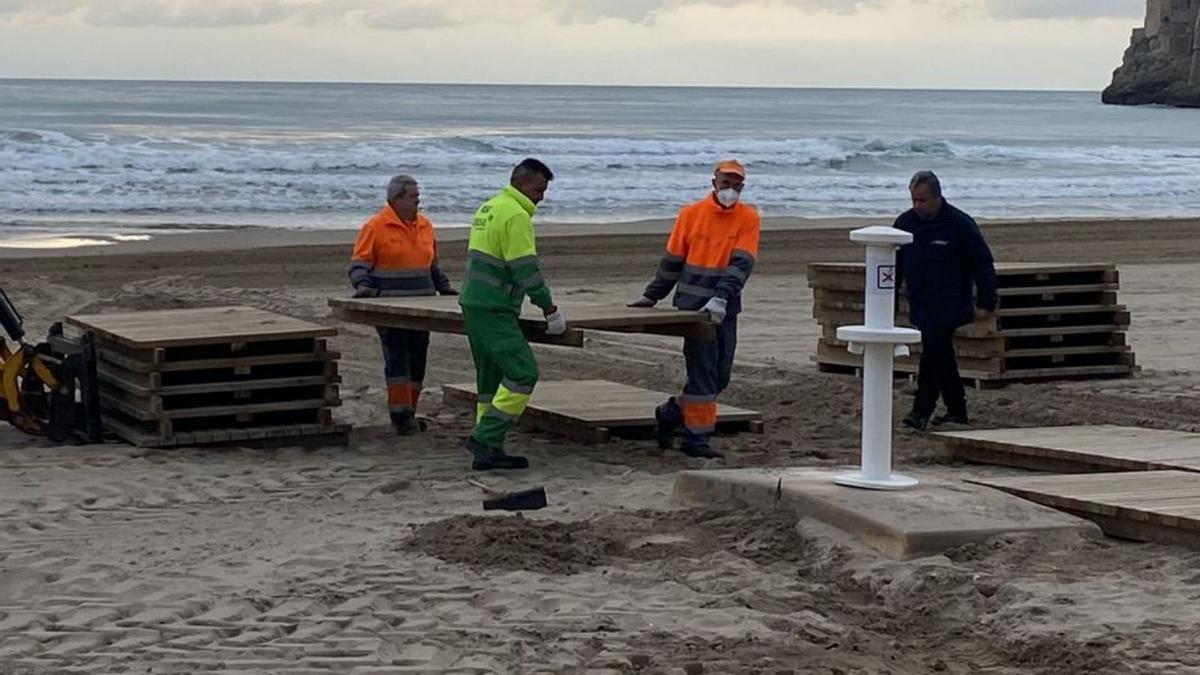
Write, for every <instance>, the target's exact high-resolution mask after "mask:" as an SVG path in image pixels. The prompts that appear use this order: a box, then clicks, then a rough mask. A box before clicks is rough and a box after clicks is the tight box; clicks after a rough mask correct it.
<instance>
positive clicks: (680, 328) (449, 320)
mask: <svg viewBox="0 0 1200 675" xmlns="http://www.w3.org/2000/svg"><path fill="white" fill-rule="evenodd" d="M329 306H330V307H332V308H333V315H334V316H335V317H337V318H339V319H342V320H343V321H349V322H352V323H364V324H368V325H371V326H389V327H393V328H408V329H411V330H425V331H430V332H433V333H460V334H461V333H464V332H466V331H465V328H464V326H463V316H462V309H461V308H460V307H459V306H458V298H456V297H453V296H449V297H419V298H330V299H329ZM559 308H560V309H561V310H562V312H563V314H565V315H566V317H567V332H566V333H565V334H563V335H560V336H549V335H546V334H545V333H546V319H545V317H543V316H542V312H541V310H539V309H537V308H536V307H532V306H530V305H528V304H526V306H525V307H524V309H523V310H522V313H521V328H522V329H523V330H524V331H525V335H526V337H528V338H529V340H530V341H531V342H541V343H546V344H557V345H564V346H569V347H582V346H583V330H584V329H587V330H602V331H612V332H617V333H652V334H655V335H674V336H692V337H704V336H708V335H712V334H713V328H712V325H711V324H709V323H708V320H707V317H705V316H704V315H703V314H700V313H699V312H681V311H679V310H676V309H669V308H636V307H625V306H621V305H597V304H590V303H561V304H559Z"/></svg>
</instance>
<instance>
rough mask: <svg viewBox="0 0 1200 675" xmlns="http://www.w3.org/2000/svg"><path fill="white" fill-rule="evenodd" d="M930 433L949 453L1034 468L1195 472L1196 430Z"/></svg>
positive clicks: (1199, 443)
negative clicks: (1191, 431)
mask: <svg viewBox="0 0 1200 675" xmlns="http://www.w3.org/2000/svg"><path fill="white" fill-rule="evenodd" d="M932 437H933V438H935V439H937V440H938V442H939V443H940V444H941V445H942V446H943V447H944V448H945V449H946V450H948V451H949V452H950V453H952V454H953V455H954V456H955V457H958V458H961V459H965V460H968V461H971V462H976V463H980V464H995V465H1001V466H1014V467H1019V468H1023V469H1033V470H1036V471H1055V472H1062V473H1087V472H1103V471H1109V472H1111V471H1153V470H1158V469H1177V470H1181V471H1192V472H1200V434H1194V433H1188V432H1183V431H1166V430H1161V429H1139V428H1136V427H1120V426H1112V425H1097V426H1074V427H1033V428H1025V429H988V430H984V431H948V432H939V433H935V434H932Z"/></svg>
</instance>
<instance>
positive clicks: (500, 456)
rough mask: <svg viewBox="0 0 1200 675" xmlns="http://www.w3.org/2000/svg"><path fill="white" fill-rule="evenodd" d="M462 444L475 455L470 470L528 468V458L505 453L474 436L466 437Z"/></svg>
mask: <svg viewBox="0 0 1200 675" xmlns="http://www.w3.org/2000/svg"><path fill="white" fill-rule="evenodd" d="M464 445H466V446H467V450H470V451H471V454H472V455H474V456H475V460H474V461H472V462H471V470H472V471H492V470H496V471H507V470H512V469H527V468H529V460H527V459H525V458H524V457H521V456H520V455H509V454H506V453H505V452H504V451H503V450H501V449H499V448H491V447H488V446H486V445H484V444H483V443H480V442H479V441H477V440H475V439H474V438H468V439H467V440H466V443H465V444H464Z"/></svg>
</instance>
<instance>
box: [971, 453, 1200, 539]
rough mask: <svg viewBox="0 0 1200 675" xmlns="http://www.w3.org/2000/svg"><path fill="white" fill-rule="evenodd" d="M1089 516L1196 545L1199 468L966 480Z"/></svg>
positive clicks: (1129, 533)
mask: <svg viewBox="0 0 1200 675" xmlns="http://www.w3.org/2000/svg"><path fill="white" fill-rule="evenodd" d="M968 482H971V483H976V484H978V485H985V486H988V487H992V488H995V489H998V490H1003V491H1004V492H1008V493H1010V494H1014V495H1017V496H1019V497H1023V498H1025V499H1028V500H1030V501H1033V502H1036V503H1038V504H1042V505H1045V506H1050V507H1052V508H1056V509H1059V510H1061V511H1066V512H1067V513H1072V514H1075V515H1078V516H1082V517H1084V518H1087V519H1089V520H1092V521H1095V522H1096V523H1097V524H1098V525H1100V528H1101V529H1103V530H1104V532H1105V533H1106V534H1108V535H1109V536H1113V537H1120V538H1123V539H1132V540H1134V541H1153V542H1160V543H1168V544H1184V545H1188V546H1193V547H1200V473H1196V472H1194V471H1169V470H1168V471H1137V472H1123V473H1092V474H1082V475H1065V476H1062V475H1056V476H1020V477H1015V478H987V479H972V480H969V481H968Z"/></svg>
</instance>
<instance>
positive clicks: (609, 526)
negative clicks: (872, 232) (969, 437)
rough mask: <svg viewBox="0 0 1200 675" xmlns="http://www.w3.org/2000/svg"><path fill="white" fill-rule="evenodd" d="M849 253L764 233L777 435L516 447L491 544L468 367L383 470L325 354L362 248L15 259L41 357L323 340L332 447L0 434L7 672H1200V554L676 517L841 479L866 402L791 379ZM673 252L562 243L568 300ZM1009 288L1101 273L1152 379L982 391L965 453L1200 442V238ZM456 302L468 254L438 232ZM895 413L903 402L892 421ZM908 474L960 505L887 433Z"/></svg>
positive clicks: (396, 443)
mask: <svg viewBox="0 0 1200 675" xmlns="http://www.w3.org/2000/svg"><path fill="white" fill-rule="evenodd" d="M856 224H860V222H859V221H823V222H817V223H813V222H808V221H796V220H794V219H793V220H791V221H777V222H770V223H768V224H767V227H765V228H764V229H765V231H764V234H763V241H762V247H761V256H760V260H759V263H758V266H757V268H756V270H755V273H754V276H753V278H752V279H751V281H750V283H749V286H748V289H747V292H746V301H745V304H746V311H745V314H744V315H743V318H742V321H741V331H742V332H741V343H740V344H741V347H740V351H739V355H738V356H739V358H738V362H737V365H736V368H735V374H734V382H733V384H732V385H731V387H730V389H729V391H728V392H727V395H726V397H725V400H727V401H728V402H730V403H733V404H735V405H740V406H743V407H749V408H753V409H756V410H759V411H761V412H762V413H763V414H764V417H765V423H766V433H765V434H763V435H743V436H738V437H726V438H721V439H719V440H718V443H719V446H720V447H721V448H722V449H723V450H725V451H726V452H727V454H728V457H727V459H726V460H724V461H714V462H709V463H708V464H704V463H702V462H699V461H698V460H690V459H688V458H686V457H685V456H683V455H682V454H680V453H663V452H661V451H659V450H658V449H657V448H656V447H655V446H654V445H653V443H652V442H641V441H616V442H613V443H611V444H606V445H602V446H588V445H581V444H577V443H575V442H572V441H568V440H564V439H562V438H558V437H554V436H550V435H545V434H534V433H524V432H522V433H518V434H516V435H515V436H514V437H513V439H512V445H513V446H514V447H519V448H521V449H522V450H523V451H524V453H525V454H527V455H528V456H529V458H530V460H531V462H532V464H533V466H532V468H531V470H529V471H528V472H524V473H523V474H522V475H520V476H500V477H489V478H488V480H490V481H491V482H492V483H493V484H496V485H497V486H498V487H504V486H506V485H526V484H543V485H545V486H546V488H547V491H548V493H549V494H550V502H551V504H550V507H549V508H547V509H545V510H543V511H540V512H537V513H535V514H531V515H527V516H524V517H515V516H491V515H489V516H487V517H486V520H482V519H483V518H484V516H483V515H482V512H481V511H480V504H479V502H480V494H479V492H478V490H476V489H475V488H472V487H470V486H467V485H466V484H464V482H463V480H462V479H463V477H464V476H465V475H467V473H468V468H469V464H468V459H467V455H466V453H465V452H464V451H463V450H462V448H461V445H460V439H461V438H462V437H463V436H465V435H466V434H467V433H468V431H469V428H470V421H471V420H470V416H469V414H468V413H467V412H466V411H465V410H464V409H462V408H461V407H457V406H449V405H444V404H443V402H442V401H441V398H440V394H439V393H438V385H440V384H442V383H449V382H461V381H470V380H471V379H472V370H471V362H470V354H469V351H468V349H467V345H466V341H465V339H464V338H462V337H460V336H451V335H435V336H434V339H433V344H432V347H431V352H430V372H429V375H428V378H427V381H426V390H427V392H428V395H427V397H426V398H425V399H424V400H423V402H422V408H423V409H422V412H423V414H425V415H428V416H429V418H430V420H431V429H430V430H429V431H428V432H426V433H424V434H421V435H418V436H414V437H406V438H397V437H396V436H395V435H394V434H392V433H391V430H390V427H389V426H388V424H387V413H386V410H385V406H384V405H383V399H384V393H383V391H384V386H383V377H382V364H381V356H380V353H379V345H378V341H377V338H376V336H375V334H374V331H373V330H371V329H370V328H368V327H365V326H360V325H339V324H338V323H337V322H336V321H334V320H333V319H332V318H331V317H330V316H329V311H328V308H327V305H326V300H327V298H329V297H331V296H343V295H346V294H347V292H348V286H347V282H346V280H345V271H346V261H347V258H348V254H349V244H350V241H351V240H352V237H353V232H337V231H333V232H321V233H302V232H297V233H290V232H276V231H264V230H239V231H232V232H225V233H211V232H210V233H198V234H180V235H170V236H162V237H156V238H154V239H151V240H149V241H129V242H120V243H115V244H113V245H109V246H100V247H86V248H76V249H68V250H65V251H63V252H59V251H53V252H46V251H41V252H39V251H36V250H29V249H0V279H2V280H3V281H2V282H0V286H2V287H3V288H4V290H5V291H6V292H7V293H8V295H9V297H10V298H11V299H12V300H13V302H14V303H15V304H16V305H17V306H18V308H19V309H20V310H21V312H22V313H23V314H24V315H25V318H26V322H27V328H28V329H29V332H30V334H31V335H33V336H38V335H42V334H44V333H45V330H46V328H47V327H48V325H49V324H50V323H51V322H53V321H57V320H61V319H62V318H63V317H64V316H66V315H68V314H73V313H79V312H83V311H87V312H103V311H120V310H137V309H165V308H176V307H195V306H206V305H210V306H211V305H228V304H244V305H251V306H255V307H260V308H263V309H268V310H272V311H276V312H281V313H284V314H288V315H291V316H295V317H299V318H303V319H308V320H312V321H316V322H320V323H324V324H327V325H336V326H337V327H338V329H339V336H338V337H337V338H336V345H337V349H338V350H340V351H341V352H342V360H341V373H342V377H343V379H344V382H343V385H342V399H343V401H344V403H343V405H342V407H341V408H340V409H339V412H338V417H339V418H340V419H341V420H342V421H345V422H348V423H352V424H353V425H354V431H353V434H352V439H351V444H350V447H349V448H345V449H341V448H330V449H322V450H317V451H305V450H301V449H299V448H282V449H278V450H249V449H240V448H230V449H206V450H195V449H180V450H170V451H159V450H150V451H148V450H139V449H134V448H132V447H130V446H126V445H122V444H108V445H103V446H86V447H78V446H70V447H58V446H54V445H52V444H50V443H48V442H42V441H39V440H37V439H31V438H29V437H26V436H23V435H21V434H19V433H18V432H16V431H15V430H14V429H12V428H10V427H7V426H6V427H0V673H3V674H8V673H42V672H45V673H66V672H70V673H118V672H141V673H194V672H243V673H245V672H287V673H327V672H342V673H361V674H363V675H366V674H368V673H418V672H454V673H494V672H513V673H517V672H520V673H534V672H538V673H542V672H545V673H577V672H588V673H672V674H675V673H687V674H689V675H695V674H696V673H729V674H733V673H830V674H849V673H864V674H867V673H870V674H874V673H931V672H938V673H962V674H967V673H1006V674H1009V673H1011V674H1014V675H1015V674H1018V673H1045V674H1047V675H1049V674H1058V673H1189V672H1200V631H1198V630H1197V628H1198V626H1200V609H1197V607H1196V598H1197V596H1200V574H1198V572H1197V570H1198V569H1200V553H1198V552H1195V551H1191V550H1188V549H1186V548H1182V547H1170V546H1162V545H1147V544H1135V543H1130V542H1125V541H1118V540H1113V539H1091V538H1087V537H1083V536H1069V537H1068V536H1058V537H1045V536H1043V537H1005V538H998V539H995V540H992V541H989V542H987V543H984V544H980V545H972V546H967V547H962V548H960V549H956V550H953V551H950V552H948V553H947V554H946V555H942V556H935V557H929V558H921V559H917V560H913V561H908V562H896V561H891V560H888V559H886V558H883V557H881V556H880V555H878V554H877V553H876V552H874V551H873V550H871V549H868V548H866V547H864V546H863V545H861V544H859V543H858V542H856V541H855V540H853V539H851V538H848V537H847V536H845V535H843V534H841V533H839V532H837V531H833V530H830V529H827V528H824V527H822V526H820V525H818V524H816V523H814V522H810V521H807V520H801V521H800V522H799V523H797V522H796V520H795V519H794V518H792V517H789V516H784V515H783V514H779V513H762V512H754V511H748V510H744V509H740V508H737V507H735V506H732V505H728V504H712V505H709V506H708V507H706V508H684V507H683V506H682V505H680V504H678V503H675V502H673V501H672V500H671V498H670V495H671V486H672V479H673V476H674V474H675V472H677V471H680V470H683V469H687V468H698V467H703V466H710V467H778V466H819V467H835V466H843V465H848V464H852V463H854V462H855V461H856V459H857V455H858V442H859V418H858V413H859V396H860V389H859V383H858V381H857V380H856V379H854V378H853V377H848V376H841V375H834V374H826V373H820V372H818V371H817V370H816V368H815V367H814V366H813V365H812V364H811V363H810V362H809V357H810V355H811V354H812V353H813V351H814V349H815V346H816V340H817V335H818V334H819V327H818V326H817V324H816V322H815V321H814V320H813V319H812V318H811V316H812V297H811V292H810V291H809V289H808V287H807V284H806V279H805V276H804V274H805V266H806V265H807V264H808V263H810V262H815V261H837V260H858V259H859V257H860V256H861V251H860V250H859V249H858V247H857V246H854V245H851V244H850V243H849V242H848V241H847V239H846V231H847V228H848V227H850V226H851V225H856ZM668 227H669V222H667V221H652V222H642V223H633V224H629V225H626V226H603V227H600V226H594V227H582V226H548V227H546V228H544V230H543V231H542V232H541V236H542V238H541V240H540V253H541V257H542V259H543V261H544V263H545V266H546V273H547V276H548V278H549V280H550V283H551V286H552V287H553V289H554V290H555V293H556V295H557V296H558V297H559V298H560V299H568V298H569V299H587V300H590V301H612V302H624V301H628V300H631V299H633V298H636V297H637V295H638V294H639V293H640V291H641V289H642V287H643V285H644V284H645V282H646V281H647V280H648V279H649V277H650V275H651V274H652V273H653V270H654V267H655V265H656V263H657V259H658V256H659V255H660V251H661V248H662V244H663V233H664V232H666V230H667V228H668ZM984 231H985V235H986V236H987V238H988V240H989V243H990V244H991V246H992V248H993V251H994V252H995V254H996V257H997V259H998V260H1001V261H1011V262H1016V261H1040V262H1100V261H1103V262H1115V263H1116V264H1117V265H1118V266H1119V269H1120V273H1121V300H1122V302H1123V303H1125V304H1126V305H1128V306H1129V309H1130V310H1131V312H1132V314H1133V324H1132V328H1131V330H1130V339H1131V343H1132V345H1133V349H1134V351H1135V353H1136V354H1137V361H1138V363H1139V365H1141V366H1142V371H1141V372H1140V373H1139V374H1138V375H1137V376H1136V377H1133V378H1131V379H1124V380H1096V381H1083V382H1059V383H1044V384H1021V385H1013V386H1009V387H1006V388H1003V389H998V390H986V391H970V392H969V394H968V395H969V400H970V406H971V411H972V414H973V418H974V421H975V425H976V426H977V427H979V428H989V427H1002V426H1003V427H1011V426H1036V425H1048V424H1056V425H1057V424H1098V423H1108V424H1123V425H1136V426H1147V427H1156V428H1163V429H1177V430H1185V431H1197V430H1200V372H1198V371H1197V364H1200V342H1198V341H1197V340H1196V339H1195V335H1197V334H1198V332H1200V219H1198V220H1145V221H1112V220H1104V221H1086V220H1075V221H1038V222H1020V223H1000V222H990V223H986V224H985V226H984ZM439 236H441V238H442V241H443V242H445V245H444V246H443V247H442V249H441V252H442V253H441V255H442V260H443V263H444V266H445V267H446V269H447V272H448V273H449V274H450V276H451V278H452V279H454V280H455V281H456V283H457V280H458V279H459V278H461V273H462V260H463V254H464V252H465V251H464V248H465V247H464V246H463V245H462V243H461V236H462V232H461V231H457V232H456V231H454V230H446V231H444V232H441V233H439ZM568 318H569V317H568ZM535 350H536V353H537V356H538V358H539V361H540V363H541V368H542V373H543V379H547V380H549V379H560V378H567V377H570V378H589V377H595V378H604V379H609V380H614V381H620V382H628V383H632V384H638V385H641V386H647V387H651V388H658V389H667V388H673V387H677V386H679V385H681V384H682V378H683V364H682V358H681V356H680V355H679V354H678V351H679V345H678V341H677V340H675V339H671V338H650V337H640V336H616V335H613V334H597V333H592V334H589V341H588V343H587V345H586V348H585V349H583V350H572V349H568V348H559V347H545V346H539V347H536V348H535ZM911 395H912V390H911V385H903V386H901V387H900V388H899V391H898V392H897V396H896V403H895V408H896V412H897V413H902V412H904V411H905V410H907V407H908V406H909V403H910V398H911ZM896 453H897V461H898V462H899V463H900V464H901V465H902V466H905V467H908V468H909V469H911V470H917V471H923V472H928V473H929V474H934V475H939V476H944V477H951V478H960V477H964V476H969V475H991V474H1003V473H1005V471H1004V470H1001V469H989V468H985V467H978V466H967V465H961V464H955V463H953V462H951V461H949V460H948V459H947V458H945V457H943V456H940V455H939V454H938V453H937V452H935V451H934V450H933V449H932V447H931V445H930V443H929V442H928V441H927V439H926V438H925V437H924V436H922V435H920V434H915V433H910V432H905V431H900V430H898V431H897V433H896Z"/></svg>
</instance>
